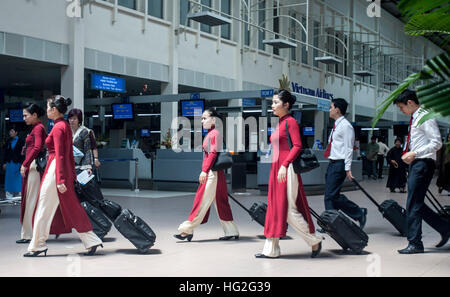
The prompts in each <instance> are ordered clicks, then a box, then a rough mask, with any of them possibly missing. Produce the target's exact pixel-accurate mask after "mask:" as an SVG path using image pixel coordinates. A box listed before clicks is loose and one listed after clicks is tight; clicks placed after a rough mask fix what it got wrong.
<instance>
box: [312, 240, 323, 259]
mask: <svg viewBox="0 0 450 297" xmlns="http://www.w3.org/2000/svg"><path fill="white" fill-rule="evenodd" d="M321 250H322V242H320V243H319V248H318V249H317V250H315V251H312V253H311V258H317V256H319V254H320V251H321Z"/></svg>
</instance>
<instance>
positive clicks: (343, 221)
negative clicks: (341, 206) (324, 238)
mask: <svg viewBox="0 0 450 297" xmlns="http://www.w3.org/2000/svg"><path fill="white" fill-rule="evenodd" d="M309 209H310V211H311V214H312V215H313V216H314V217H315V218H316V219H317V223H318V224H319V226H320V227H321V228H322V229H323V230H324V231H325V232H327V234H328V235H330V236H331V237H332V238H333V239H334V240H335V241H336V242H337V243H338V244H339V245H340V246H341V247H342V248H343V249H344V251H346V250H348V249H350V250H352V251H353V252H355V253H356V254H360V253H361V252H362V251H363V250H364V248H365V247H366V246H367V243H368V242H369V236H367V234H366V233H365V232H364V231H363V230H362V229H361V228H360V227H359V226H358V225H356V224H355V223H354V222H353V221H352V220H351V219H350V218H348V217H347V216H346V215H345V214H343V213H342V212H340V211H337V210H326V211H325V212H323V213H322V215H321V216H319V215H318V214H317V213H316V212H315V211H314V210H313V209H312V208H311V207H310V208H309Z"/></svg>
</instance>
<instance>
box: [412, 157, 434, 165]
mask: <svg viewBox="0 0 450 297" xmlns="http://www.w3.org/2000/svg"><path fill="white" fill-rule="evenodd" d="M419 161H424V162H436V161H435V160H434V159H432V158H424V159H415V160H414V161H413V162H412V163H416V162H419ZM412 163H411V164H412Z"/></svg>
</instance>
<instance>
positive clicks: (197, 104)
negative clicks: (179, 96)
mask: <svg viewBox="0 0 450 297" xmlns="http://www.w3.org/2000/svg"><path fill="white" fill-rule="evenodd" d="M203 111H204V102H203V100H183V101H181V115H182V116H183V117H201V116H202V114H203Z"/></svg>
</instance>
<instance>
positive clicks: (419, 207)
mask: <svg viewBox="0 0 450 297" xmlns="http://www.w3.org/2000/svg"><path fill="white" fill-rule="evenodd" d="M435 169H436V164H435V161H434V160H433V159H418V160H415V161H414V162H413V163H412V164H411V166H410V168H409V179H408V200H407V202H406V216H407V223H408V241H409V243H410V244H413V245H416V246H423V243H422V220H424V221H425V222H426V223H427V224H428V225H430V226H431V227H432V228H433V229H435V230H436V231H437V232H439V233H441V234H445V233H446V232H448V230H449V228H450V227H449V224H448V223H447V222H446V221H445V220H444V219H443V218H441V217H440V216H439V215H438V214H437V213H435V212H434V211H433V210H432V209H431V208H429V207H428V206H427V205H426V204H425V194H426V192H427V189H428V186H429V185H430V183H431V180H432V179H433V175H434V171H435Z"/></svg>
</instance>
